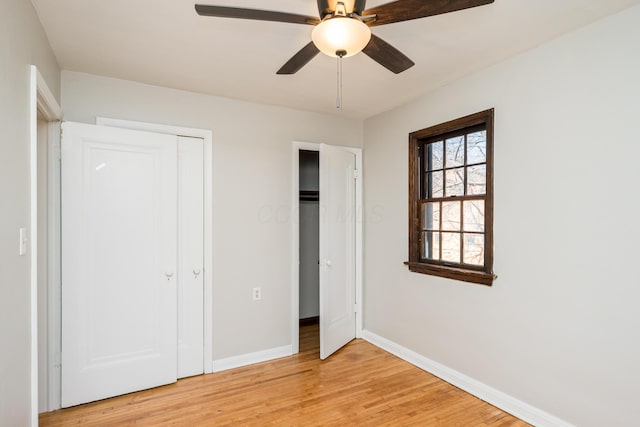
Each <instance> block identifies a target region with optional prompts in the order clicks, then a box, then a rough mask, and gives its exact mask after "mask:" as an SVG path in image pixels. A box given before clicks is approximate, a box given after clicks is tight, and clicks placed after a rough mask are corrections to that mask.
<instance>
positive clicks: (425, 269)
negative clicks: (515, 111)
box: [406, 109, 496, 286]
mask: <svg viewBox="0 0 640 427" xmlns="http://www.w3.org/2000/svg"><path fill="white" fill-rule="evenodd" d="M493 116H494V110H493V109H490V110H486V111H481V112H479V113H476V114H471V115H469V116H465V117H461V118H459V119H456V120H452V121H449V122H446V123H442V124H439V125H436V126H432V127H429V128H426V129H422V130H419V131H416V132H412V133H411V134H409V261H408V262H407V263H406V264H407V265H408V267H409V270H410V271H412V272H416V273H423V274H430V275H434V276H440V277H446V278H449V279H454V280H461V281H465V282H470V283H477V284H482V285H487V286H491V285H492V284H493V280H494V279H495V278H496V276H495V274H494V273H493V129H494V127H493ZM478 127H481V128H483V129H486V192H485V195H483V196H480V197H478V196H467V195H466V193H465V196H458V197H456V196H451V197H442V198H439V200H442V201H447V200H450V201H454V200H455V201H457V200H462V201H464V200H472V199H482V200H484V202H485V212H484V221H485V222H484V238H485V240H484V265H483V266H471V265H466V264H462V263H447V262H443V261H436V260H427V259H421V250H420V248H421V245H422V233H423V231H422V229H421V206H422V203H424V201H425V199H424V197H425V196H424V194H422V192H423V190H422V188H421V187H422V185H421V181H422V179H423V178H421V177H422V176H423V175H424V174H425V172H424V171H423V160H422V159H421V146H423V145H424V146H426V143H428V142H429V141H436V140H441V139H443V138H446V137H447V136H451V135H462V134H466V133H469V132H472V131H473V130H474V128H478ZM466 168H467V165H466V159H465V174H466ZM465 184H466V183H465Z"/></svg>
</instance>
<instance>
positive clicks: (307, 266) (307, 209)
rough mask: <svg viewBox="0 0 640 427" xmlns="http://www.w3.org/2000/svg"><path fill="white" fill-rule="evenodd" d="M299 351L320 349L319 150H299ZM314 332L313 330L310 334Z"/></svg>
mask: <svg viewBox="0 0 640 427" xmlns="http://www.w3.org/2000/svg"><path fill="white" fill-rule="evenodd" d="M299 171H300V173H299V175H300V177H299V186H300V192H299V193H300V197H299V203H300V210H299V215H300V216H299V222H300V239H299V244H300V246H299V247H300V259H299V263H300V271H299V304H300V305H299V318H300V332H299V334H300V335H299V342H300V351H301V352H305V351H308V350H309V349H315V348H317V349H318V351H319V349H320V336H319V334H318V331H317V328H318V327H319V322H320V153H319V152H318V151H309V150H300V152H299ZM310 331H314V332H315V333H310Z"/></svg>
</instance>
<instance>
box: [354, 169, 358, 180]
mask: <svg viewBox="0 0 640 427" xmlns="http://www.w3.org/2000/svg"><path fill="white" fill-rule="evenodd" d="M353 178H354V179H359V178H360V171H359V170H358V169H354V170H353Z"/></svg>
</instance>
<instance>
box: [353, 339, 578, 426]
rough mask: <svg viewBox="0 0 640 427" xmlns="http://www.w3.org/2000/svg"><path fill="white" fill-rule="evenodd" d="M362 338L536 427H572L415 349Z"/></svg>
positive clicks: (391, 342)
mask: <svg viewBox="0 0 640 427" xmlns="http://www.w3.org/2000/svg"><path fill="white" fill-rule="evenodd" d="M362 338H363V339H365V340H366V341H368V342H370V343H371V344H373V345H375V346H377V347H380V348H381V349H383V350H386V351H388V352H389V353H391V354H393V355H395V356H397V357H399V358H400V359H403V360H405V361H407V362H409V363H411V364H412V365H415V366H417V367H418V368H420V369H422V370H424V371H427V372H429V373H431V374H433V375H435V376H436V377H438V378H441V379H443V380H444V381H446V382H448V383H450V384H453V385H454V386H456V387H458V388H460V389H462V390H464V391H466V392H467V393H470V394H472V395H474V396H476V397H478V398H479V399H482V400H484V401H485V402H488V403H490V404H492V405H493V406H496V407H498V408H500V409H502V410H503V411H506V412H508V413H510V414H512V415H514V416H516V417H518V418H520V419H521V420H523V421H526V422H528V423H530V424H533V425H535V426H539V427H543V426H548V427H571V426H573V425H572V424H570V423H568V422H566V421H564V420H562V419H560V418H558V417H555V416H554V415H551V414H549V413H547V412H545V411H543V410H541V409H538V408H536V407H534V406H531V405H529V404H528V403H525V402H523V401H521V400H518V399H516V398H515V397H512V396H509V395H508V394H506V393H503V392H501V391H500V390H496V389H495V388H493V387H491V386H488V385H486V384H484V383H482V382H480V381H478V380H476V379H473V378H471V377H469V376H467V375H465V374H463V373H461V372H458V371H456V370H454V369H451V368H449V367H447V366H445V365H443V364H441V363H438V362H436V361H434V360H431V359H429V358H427V357H425V356H423V355H421V354H418V353H416V352H415V351H413V350H409V349H408V348H406V347H403V346H401V345H400V344H396V343H395V342H393V341H390V340H388V339H386V338H383V337H381V336H379V335H376V334H374V333H373V332H370V331H367V330H365V331H363V332H362Z"/></svg>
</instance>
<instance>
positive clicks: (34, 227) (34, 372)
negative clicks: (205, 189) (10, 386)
mask: <svg viewBox="0 0 640 427" xmlns="http://www.w3.org/2000/svg"><path fill="white" fill-rule="evenodd" d="M29 73H30V90H29V113H30V117H29V128H30V132H29V206H30V209H29V210H30V212H29V233H28V235H29V237H30V245H29V258H30V259H29V288H30V289H29V291H30V301H29V310H30V331H31V340H30V377H31V378H30V387H29V388H30V393H31V395H30V405H31V423H30V424H31V426H37V425H38V111H40V113H41V114H42V115H43V116H44V118H45V119H46V120H47V121H48V122H55V121H58V120H60V119H61V118H62V110H61V108H60V105H59V104H58V102H57V101H56V99H55V97H54V96H53V93H52V92H51V90H50V89H49V86H47V83H46V81H45V80H44V78H43V77H42V75H41V74H40V72H39V71H38V68H37V67H36V66H35V65H31V66H30V67H29ZM51 129H52V126H51V125H50V126H49V135H48V136H52V135H51V134H52V132H51ZM58 140H59V137H58ZM54 141H56V138H55V136H54V139H53V141H49V143H50V144H51V142H54ZM48 178H49V177H48ZM51 197H55V194H52V195H51ZM49 225H51V222H49ZM54 225H55V224H54ZM54 244H55V242H50V243H49V245H48V246H47V252H48V254H49V255H51V253H52V249H53V248H54V246H53V245H54ZM51 273H52V271H51V270H49V271H48V272H47V278H48V279H49V278H50V277H51ZM48 286H50V284H48ZM53 326H55V325H53ZM51 338H52V337H49V340H48V341H49V343H52V342H54V341H55V340H53V339H51ZM51 347H52V344H49V345H48V348H47V353H48V354H50V353H51ZM50 375H51V373H50ZM50 384H51V383H50ZM50 393H51V388H50V389H49V390H48V391H47V394H49V400H50V399H51V397H52V396H51V395H50Z"/></svg>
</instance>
